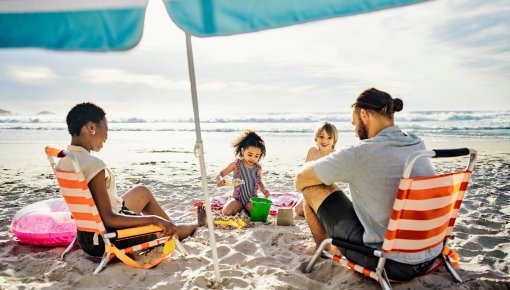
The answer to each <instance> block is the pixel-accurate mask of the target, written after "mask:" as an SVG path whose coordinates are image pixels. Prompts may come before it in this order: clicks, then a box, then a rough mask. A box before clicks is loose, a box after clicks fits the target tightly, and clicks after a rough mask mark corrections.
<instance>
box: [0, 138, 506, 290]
mask: <svg viewBox="0 0 510 290" xmlns="http://www.w3.org/2000/svg"><path fill="white" fill-rule="evenodd" d="M113 137H115V136H113ZM113 137H112V138H110V139H112V140H115V138H113ZM268 139H270V141H271V137H268ZM425 141H426V142H427V145H428V148H451V147H472V148H475V149H477V150H478V152H479V158H478V163H477V165H476V167H475V173H474V175H473V178H472V181H471V184H470V187H469V188H468V193H467V196H466V198H465V201H464V203H463V206H462V208H461V211H460V214H459V219H458V221H457V224H456V227H455V236H456V238H455V239H454V240H452V241H451V243H450V246H451V247H452V248H453V249H455V250H456V251H457V252H458V253H459V255H460V259H461V262H460V271H459V272H460V275H461V276H462V278H463V279H464V281H465V282H464V283H462V284H455V283H453V281H452V279H451V278H450V275H449V274H448V273H447V272H446V271H445V270H444V269H441V270H439V271H436V272H434V273H432V274H430V275H427V276H424V277H419V278H416V279H413V280H412V281H409V282H405V283H400V284H394V285H393V286H394V288H395V289H510V274H509V266H510V238H509V236H510V224H509V216H510V183H509V180H510V170H509V169H510V141H508V140H497V141H490V140H476V139H470V140H453V141H452V140H451V139H449V140H440V139H430V140H427V139H426V140H425ZM117 142H121V141H117ZM268 143H269V142H268ZM62 144H63V145H64V144H65V143H63V142H62ZM209 144H210V145H209V146H210V147H206V148H216V147H215V146H217V147H218V148H219V147H223V144H219V145H217V144H215V143H212V144H211V143H209ZM44 145H46V144H42V143H41V144H0V152H2V153H1V154H2V160H3V161H2V162H1V164H0V205H1V207H0V211H1V214H0V216H1V221H0V289H99V288H105V289H206V288H211V287H212V288H214V289H378V288H379V286H378V284H376V283H375V282H374V281H372V280H371V279H369V278H365V277H363V276H361V275H359V274H357V273H355V272H354V271H350V270H348V269H346V268H343V267H341V266H338V265H334V264H333V263H332V262H331V261H329V260H325V259H323V260H321V261H320V262H319V263H318V264H317V265H316V266H315V270H314V271H313V272H312V273H311V274H304V273H303V272H302V270H303V268H304V266H305V265H306V264H307V262H308V261H309V260H310V256H306V255H304V254H302V252H303V250H304V249H305V248H306V247H307V246H308V245H310V244H311V243H312V238H311V235H310V232H309V230H308V227H307V225H306V222H305V220H304V218H300V217H296V220H295V226H290V227H285V226H277V225H276V221H275V219H274V218H270V219H269V221H268V223H267V224H262V223H256V224H255V225H254V226H253V227H248V228H243V229H217V230H216V239H217V243H218V254H219V260H220V272H221V276H222V281H221V283H220V284H219V285H213V282H212V277H213V267H212V262H211V260H212V258H211V251H210V247H209V240H208V230H207V227H202V228H199V229H198V230H197V232H196V233H195V234H194V235H193V236H192V237H190V238H188V239H186V240H185V241H184V246H185V247H186V249H188V251H189V252H190V254H191V255H190V256H189V257H186V258H183V257H181V256H179V255H178V254H177V253H174V254H173V255H172V256H171V257H170V258H168V259H167V260H166V261H164V262H162V263H161V264H160V265H158V266H157V267H156V268H154V269H150V270H138V269H133V268H130V267H128V266H126V265H124V264H122V263H118V262H117V263H115V262H114V263H110V264H108V266H107V267H106V269H105V270H103V271H102V272H101V273H99V274H98V275H95V276H93V275H92V272H93V270H94V269H95V267H96V266H97V262H95V261H92V260H91V259H89V258H88V257H87V255H86V254H84V252H82V251H81V250H80V249H79V247H76V248H75V249H74V250H73V251H72V252H71V253H70V255H69V256H68V257H67V258H66V260H65V261H61V260H60V259H59V255H60V254H61V253H62V251H63V250H64V248H62V247H56V248H45V247H37V246H30V245H24V244H21V243H19V242H18V241H17V239H16V238H15V237H14V235H13V234H12V233H11V231H10V228H9V227H10V223H11V220H12V217H13V215H14V214H15V213H16V212H17V211H18V210H19V209H20V208H22V207H23V206H26V205H28V204H31V203H33V202H36V201H39V200H44V199H48V198H54V197H59V193H58V192H57V186H56V183H55V180H54V178H53V174H52V172H51V170H50V167H49V165H48V163H47V160H45V157H44V155H43V148H44ZM118 145H119V144H115V142H113V144H108V145H107V147H108V150H110V151H107V150H105V151H106V152H105V153H104V155H102V157H104V159H105V160H107V162H108V160H112V161H111V162H110V163H109V164H110V166H111V167H112V169H113V170H114V171H115V173H116V175H117V184H118V187H119V192H120V193H122V192H123V191H125V190H126V189H127V188H129V187H131V186H133V185H135V184H138V183H143V184H145V185H148V186H150V187H151V188H152V189H153V190H154V192H155V194H156V196H157V198H158V200H159V201H160V202H161V204H162V205H163V207H164V208H165V210H167V211H168V212H169V213H170V215H171V216H179V215H181V214H182V213H184V212H186V211H188V210H191V209H192V206H191V204H192V202H193V201H199V200H202V199H203V198H202V192H201V190H200V172H199V167H198V165H197V163H198V161H197V159H195V157H194V156H193V154H192V153H191V148H192V143H189V144H186V145H183V147H182V148H181V147H179V148H173V147H172V148H168V147H167V148H163V149H162V150H152V151H150V152H147V151H144V149H143V148H144V147H143V146H139V147H130V148H129V149H121V150H120V152H118V151H117V152H116V153H115V154H118V155H123V151H122V150H128V151H129V152H130V153H131V154H130V157H126V158H121V157H119V156H118V155H115V154H114V153H112V152H114V150H117V149H119V148H120V147H119V146H118ZM206 145H208V144H207V143H206ZM307 145H308V144H301V143H299V144H298V146H296V148H295V147H289V146H281V147H277V146H274V147H273V148H272V150H273V151H270V152H271V153H270V154H268V156H267V158H266V159H265V160H263V162H262V165H263V169H264V178H265V183H266V186H267V187H268V188H269V189H270V190H271V191H272V192H289V191H294V188H293V177H294V174H295V172H296V170H297V169H298V168H299V166H300V165H301V163H302V158H303V157H304V156H302V155H304V154H303V153H304V152H305V150H306V146H307ZM162 147H164V146H162ZM188 147H189V148H188ZM285 148H286V149H285ZM288 148H292V149H291V150H288ZM285 150H286V151H285ZM284 151H285V152H284ZM289 151H290V153H289ZM211 152H212V153H211ZM225 152H230V149H228V148H225ZM225 152H221V151H220V150H210V151H208V152H206V153H207V154H206V162H207V168H208V175H209V177H210V178H211V179H212V177H213V176H214V175H215V174H216V173H217V171H218V170H219V169H220V168H221V167H222V166H224V165H225V164H226V160H227V161H228V160H230V158H231V157H230V156H231V155H226V153H225ZM228 154H231V153H228ZM448 164H449V162H446V161H441V162H435V166H436V169H438V171H440V172H441V171H442V170H445V168H446V166H447V165H448ZM455 164H456V165H458V166H459V167H460V168H462V167H463V166H464V163H463V162H462V163H455ZM209 188H210V192H211V194H212V195H221V194H223V193H225V192H226V190H227V189H226V188H225V189H223V188H222V189H221V190H218V189H216V188H215V187H214V186H213V184H212V183H210V184H209ZM154 252H156V251H154ZM155 254H156V253H149V255H148V256H149V257H141V258H140V259H142V260H143V259H146V258H150V256H151V255H155Z"/></svg>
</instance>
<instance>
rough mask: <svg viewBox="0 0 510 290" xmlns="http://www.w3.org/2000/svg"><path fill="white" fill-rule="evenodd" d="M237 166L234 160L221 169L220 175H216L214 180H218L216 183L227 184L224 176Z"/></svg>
mask: <svg viewBox="0 0 510 290" xmlns="http://www.w3.org/2000/svg"><path fill="white" fill-rule="evenodd" d="M235 168H236V163H235V162H232V163H230V164H229V165H227V167H225V169H223V170H222V171H220V173H218V175H216V177H214V181H215V182H216V185H217V186H218V187H221V186H223V185H225V183H226V181H225V179H223V177H225V176H227V175H229V174H230V172H232V171H234V169H235Z"/></svg>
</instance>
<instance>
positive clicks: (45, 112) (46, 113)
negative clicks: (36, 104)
mask: <svg viewBox="0 0 510 290" xmlns="http://www.w3.org/2000/svg"><path fill="white" fill-rule="evenodd" d="M36 115H56V114H55V113H53V112H50V111H41V112H39V113H37V114H36Z"/></svg>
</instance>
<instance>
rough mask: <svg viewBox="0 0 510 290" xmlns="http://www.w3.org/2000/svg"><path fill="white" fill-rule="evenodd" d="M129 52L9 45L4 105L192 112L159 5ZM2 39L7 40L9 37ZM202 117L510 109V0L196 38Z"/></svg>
mask: <svg viewBox="0 0 510 290" xmlns="http://www.w3.org/2000/svg"><path fill="white" fill-rule="evenodd" d="M149 2H150V3H149V6H148V8H147V11H146V20H145V27H144V35H143V38H142V40H141V42H140V44H139V45H138V46H136V47H135V48H134V49H132V50H129V51H125V52H108V53H88V52H58V51H57V52H55V51H49V50H42V49H34V48H29V49H0V109H4V110H8V111H12V112H16V113H19V114H34V113H37V112H39V111H51V112H55V113H57V114H65V113H66V112H67V111H68V110H69V109H70V108H71V107H72V106H73V105H74V104H76V103H78V102H83V101H92V102H95V103H97V104H98V105H100V106H102V107H103V108H105V110H106V111H107V113H108V114H109V115H110V116H112V115H113V116H118V117H153V118H173V117H176V118H180V117H191V116H192V107H191V94H190V85H189V76H188V68H187V59H186V47H185V37H184V33H183V32H182V31H181V30H179V29H178V28H177V26H176V25H175V24H174V23H173V22H171V21H170V19H169V17H168V15H167V14H166V10H165V9H164V7H163V4H162V3H160V2H159V1H149ZM0 37H1V36H0ZM192 42H193V51H194V61H195V70H196V77H197V84H198V97H199V104H200V113H201V115H202V116H205V117H210V116H218V117H220V116H221V117H225V116H228V115H234V114H237V115H239V114H242V115H249V114H258V113H263V112H272V113H279V112H295V113H301V112H305V113H306V112H336V111H349V110H350V104H351V103H352V102H353V101H354V99H355V97H356V95H357V94H358V93H359V92H361V91H362V90H363V89H365V88H369V87H376V88H378V89H380V90H383V91H386V92H388V93H390V94H391V95H392V96H393V97H398V98H401V99H402V100H403V101H404V110H408V111H423V110H442V111H459V110H510V1H507V0H491V1H486V0H435V1H428V2H425V3H421V4H418V5H412V6H406V7H400V8H397V9H389V10H383V11H379V12H374V13H369V14H362V15H356V16H350V17H343V18H335V19H330V20H324V21H318V22H312V23H307V24H301V25H295V26H291V27H287V28H279V29H273V30H267V31H262V32H255V33H248V34H242V35H236V36H228V37H213V38H193V39H192Z"/></svg>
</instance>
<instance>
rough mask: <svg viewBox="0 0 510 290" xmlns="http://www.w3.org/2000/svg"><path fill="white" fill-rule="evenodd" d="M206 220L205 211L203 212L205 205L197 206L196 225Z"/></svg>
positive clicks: (204, 222) (200, 224) (201, 224)
mask: <svg viewBox="0 0 510 290" xmlns="http://www.w3.org/2000/svg"><path fill="white" fill-rule="evenodd" d="M206 222H207V213H206V212H205V207H204V206H203V205H201V206H197V223H198V226H199V227H201V226H203V225H205V224H206Z"/></svg>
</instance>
